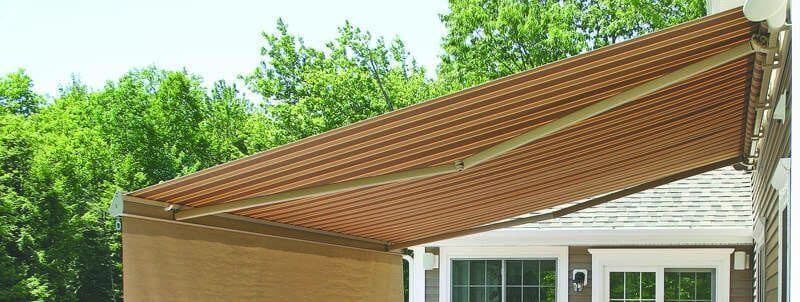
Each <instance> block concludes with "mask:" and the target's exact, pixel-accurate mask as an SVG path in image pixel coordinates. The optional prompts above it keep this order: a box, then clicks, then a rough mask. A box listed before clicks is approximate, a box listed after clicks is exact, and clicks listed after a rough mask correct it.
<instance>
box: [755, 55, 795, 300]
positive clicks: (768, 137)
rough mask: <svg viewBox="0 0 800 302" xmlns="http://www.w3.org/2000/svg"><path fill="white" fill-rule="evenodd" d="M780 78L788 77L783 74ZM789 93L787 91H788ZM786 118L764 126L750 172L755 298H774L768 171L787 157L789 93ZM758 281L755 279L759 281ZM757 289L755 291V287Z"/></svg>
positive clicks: (773, 202) (774, 241)
mask: <svg viewBox="0 0 800 302" xmlns="http://www.w3.org/2000/svg"><path fill="white" fill-rule="evenodd" d="M787 66H789V68H787V69H786V70H785V71H786V72H788V71H789V70H791V62H789V63H787ZM783 78H784V79H787V80H788V79H791V77H790V75H788V74H787V75H784V77H783ZM790 95H791V94H790ZM786 102H787V109H786V120H785V121H783V122H780V121H778V120H771V121H770V122H769V126H768V127H767V128H766V129H765V131H764V132H765V135H764V137H765V139H764V142H763V145H762V147H761V149H760V150H759V154H760V155H759V158H758V162H757V164H756V167H755V170H754V171H753V212H754V216H755V217H754V218H755V219H756V220H758V219H762V220H763V222H764V241H765V243H764V244H765V245H764V246H765V251H766V253H765V258H764V266H765V270H764V273H765V274H764V280H763V282H764V286H765V287H764V297H763V299H759V301H768V302H774V301H778V284H779V283H778V279H779V278H778V266H779V253H780V249H779V248H778V247H779V243H778V240H779V239H778V237H779V234H780V229H779V220H778V218H779V216H778V211H779V209H778V208H779V202H778V197H779V196H778V192H777V191H776V190H775V189H774V188H773V187H772V186H771V185H770V180H771V178H772V173H773V171H775V166H776V164H777V162H778V160H779V159H781V158H784V157H789V154H790V153H789V151H790V150H789V139H790V131H789V126H790V124H791V96H789V97H788V99H787V101H786ZM761 281H762V280H759V282H761ZM756 292H757V290H756Z"/></svg>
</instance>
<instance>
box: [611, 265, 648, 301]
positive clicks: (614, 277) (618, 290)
mask: <svg viewBox="0 0 800 302" xmlns="http://www.w3.org/2000/svg"><path fill="white" fill-rule="evenodd" d="M609 286H610V293H609V296H610V298H611V301H614V302H616V301H619V302H628V301H636V302H647V301H655V300H656V273H655V272H611V273H610V274H609Z"/></svg>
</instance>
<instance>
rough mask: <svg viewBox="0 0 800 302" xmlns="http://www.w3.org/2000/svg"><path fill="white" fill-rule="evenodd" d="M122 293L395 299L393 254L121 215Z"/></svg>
mask: <svg viewBox="0 0 800 302" xmlns="http://www.w3.org/2000/svg"><path fill="white" fill-rule="evenodd" d="M122 248H123V257H122V263H123V291H124V298H125V300H126V301H398V302H399V301H402V300H403V294H402V262H401V257H400V256H399V255H395V254H388V253H381V252H374V251H367V250H362V249H353V248H345V247H337V246H333V245H324V244H317V243H310V242H304V241H298V240H291V239H283V238H276V237H265V236H259V235H252V234H243V233H235V232H230V231H224V230H215V229H209V228H203V227H196V226H189V225H180V224H173V223H166V222H160V221H151V220H142V219H139V218H131V217H124V219H123V229H122Z"/></svg>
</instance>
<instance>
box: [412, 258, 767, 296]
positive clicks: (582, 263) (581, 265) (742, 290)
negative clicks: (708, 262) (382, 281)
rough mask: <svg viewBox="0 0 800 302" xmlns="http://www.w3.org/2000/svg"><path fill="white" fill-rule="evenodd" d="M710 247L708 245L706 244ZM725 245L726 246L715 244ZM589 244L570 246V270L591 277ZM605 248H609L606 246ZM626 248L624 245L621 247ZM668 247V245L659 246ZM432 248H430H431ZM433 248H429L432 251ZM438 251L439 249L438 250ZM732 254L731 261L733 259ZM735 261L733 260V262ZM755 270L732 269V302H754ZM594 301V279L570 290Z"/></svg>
mask: <svg viewBox="0 0 800 302" xmlns="http://www.w3.org/2000/svg"><path fill="white" fill-rule="evenodd" d="M704 247H708V246H704ZM714 247H715V248H716V247H724V246H714ZM729 247H733V248H735V249H736V250H737V251H745V252H747V253H748V254H752V252H753V248H752V246H729ZM589 248H590V247H587V246H571V247H570V248H569V271H570V272H572V270H573V269H587V270H589V277H591V270H592V255H591V254H589ZM603 248H609V247H608V246H604V247H603ZM621 248H624V247H621ZM630 248H635V247H630ZM657 248H666V247H657ZM429 249H430V248H429ZM430 251H431V250H429V252H430ZM436 252H437V253H438V250H436ZM732 257H733V255H731V261H733V258H732ZM731 263H733V262H731ZM438 286H439V270H428V271H425V302H438V301H439V292H438V291H439V287H438ZM752 289H753V271H752V270H751V269H747V270H731V292H730V301H731V302H752V301H753V295H752V293H753V291H752ZM591 301H592V280H591V279H590V280H589V285H588V286H586V287H584V289H583V291H581V292H579V293H576V292H574V291H572V290H570V291H569V302H591Z"/></svg>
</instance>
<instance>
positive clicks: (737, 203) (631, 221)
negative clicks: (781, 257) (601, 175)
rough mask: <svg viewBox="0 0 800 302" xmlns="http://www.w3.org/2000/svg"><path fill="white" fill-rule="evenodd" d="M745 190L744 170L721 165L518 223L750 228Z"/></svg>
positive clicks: (747, 185)
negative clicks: (602, 201)
mask: <svg viewBox="0 0 800 302" xmlns="http://www.w3.org/2000/svg"><path fill="white" fill-rule="evenodd" d="M751 192H752V189H751V187H750V173H748V172H744V171H736V170H734V169H732V168H729V167H726V168H722V169H718V170H714V171H710V172H706V173H703V174H700V175H696V176H692V177H689V178H685V179H681V180H678V181H675V182H672V183H669V184H666V185H663V186H660V187H656V188H653V189H649V190H646V191H642V192H639V193H636V194H633V195H629V196H626V197H623V198H620V199H617V200H614V201H610V202H607V203H605V204H602V205H598V206H595V207H591V208H588V209H584V210H581V211H578V212H575V213H572V214H569V215H566V216H563V217H560V218H556V219H551V220H546V221H542V222H538V223H532V224H526V225H521V226H518V227H522V228H543V229H545V228H546V229H554V228H570V229H574V228H598V229H612V228H615V229H621V228H687V227H689V228H720V227H750V226H751V225H752V218H751V215H752V201H751ZM565 206H567V205H565ZM555 209H557V208H555ZM555 209H548V210H543V211H539V212H535V213H531V214H539V213H544V212H549V211H552V210H555Z"/></svg>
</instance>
